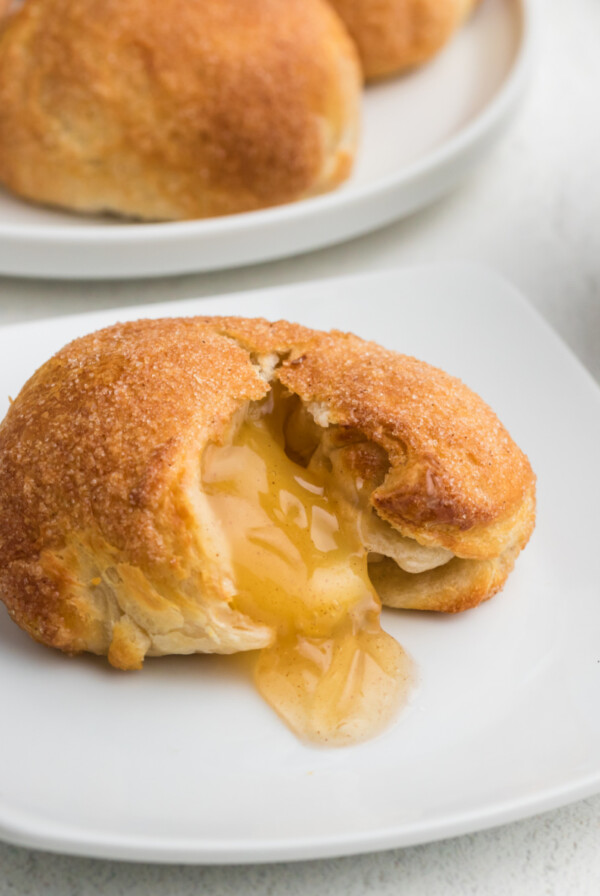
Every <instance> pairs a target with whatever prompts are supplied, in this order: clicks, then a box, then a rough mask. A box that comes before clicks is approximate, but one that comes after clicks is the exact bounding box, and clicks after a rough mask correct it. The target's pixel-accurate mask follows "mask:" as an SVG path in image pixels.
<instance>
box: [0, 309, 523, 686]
mask: <svg viewBox="0 0 600 896" xmlns="http://www.w3.org/2000/svg"><path fill="white" fill-rule="evenodd" d="M268 376H271V377H273V378H275V379H276V380H279V382H280V383H281V384H282V385H283V386H284V387H285V388H286V389H287V390H289V391H290V392H292V393H295V394H296V395H298V396H299V398H300V399H301V400H302V402H303V403H304V404H305V406H306V407H307V408H308V410H309V412H310V413H311V414H312V416H313V417H314V418H315V420H316V422H317V423H318V424H319V427H321V428H323V427H328V428H329V431H332V432H337V433H338V438H337V441H338V442H339V443H340V444H342V443H344V442H348V443H349V444H350V446H351V447H352V450H351V451H350V452H349V455H348V456H349V457H350V461H349V464H350V469H351V470H352V471H353V475H356V476H361V477H362V476H364V478H365V480H369V481H371V480H372V481H373V484H374V490H373V492H372V494H371V499H370V500H371V504H372V506H373V507H374V508H375V510H376V511H377V514H378V515H379V517H380V518H382V519H384V520H387V521H388V523H389V524H390V525H391V527H392V528H393V529H394V530H396V531H397V532H398V533H400V534H402V535H403V536H409V537H410V538H413V539H415V540H416V541H417V542H419V543H420V544H422V545H426V546H432V547H436V548H444V549H449V550H450V551H452V552H453V553H454V554H455V555H456V556H457V557H458V558H463V559H462V560H458V559H457V560H451V561H450V563H447V564H446V565H445V566H441V567H440V568H439V569H436V570H433V571H431V572H429V573H420V574H418V575H414V576H412V579H411V578H410V576H409V579H408V580H406V581H407V582H408V581H410V588H409V587H408V585H407V584H403V581H404V579H405V577H406V576H407V575H408V574H406V573H403V574H401V575H400V574H399V575H397V576H396V575H395V574H394V575H392V574H390V575H388V576H387V577H386V582H385V587H383V586H382V597H383V599H384V601H385V602H387V603H390V604H391V605H393V606H405V605H406V606H410V607H411V608H414V607H421V608H424V609H426V608H432V609H444V610H458V609H463V608H465V607H467V606H471V605H473V604H474V603H477V602H479V601H480V600H483V599H485V598H486V597H489V596H490V595H491V594H492V593H493V592H494V591H495V590H497V589H498V588H499V587H500V585H501V584H502V583H503V581H504V579H505V578H506V575H508V572H509V571H510V568H512V563H513V562H514V558H515V557H516V555H517V554H518V552H519V550H520V549H521V548H522V547H523V546H524V545H525V543H526V542H527V539H528V537H529V535H530V533H531V530H532V528H533V525H534V517H535V491H534V490H535V479H534V476H533V473H532V471H531V468H530V465H529V462H528V460H527V458H526V457H525V455H524V454H523V453H522V452H521V451H520V449H519V448H518V447H517V446H516V445H515V443H514V442H513V441H512V439H511V438H510V436H509V435H508V433H507V432H506V430H505V429H504V428H503V426H502V425H501V423H500V422H499V421H498V419H497V417H496V416H495V414H494V413H493V412H492V411H491V410H490V409H489V408H488V407H487V405H485V403H484V402H483V401H482V400H481V399H480V398H478V397H477V396H476V395H475V394H474V393H472V392H471V391H470V390H469V389H468V388H467V387H466V386H465V385H464V384H462V383H461V382H460V381H458V380H457V379H455V378H453V377H451V376H449V375H448V374H445V373H443V372H442V371H440V370H437V369H435V368H433V367H431V366H429V365H427V364H425V363H423V362H420V361H416V360H415V359H414V358H408V357H405V356H403V355H399V354H397V353H394V352H391V351H388V350H386V349H384V348H381V347H380V346H377V345H375V344H374V343H370V342H365V341H363V340H361V339H359V338H358V337H356V336H353V335H351V334H344V333H339V332H336V331H334V332H331V333H321V332H317V331H314V330H310V329H307V328H305V327H301V326H299V325H296V324H290V323H287V322H284V321H280V322H278V323H274V324H270V323H268V322H267V321H264V320H248V319H242V318H218V317H215V318H201V317H198V318H183V319H165V320H158V321H151V320H147V321H138V322H135V323H128V324H119V325H117V326H115V327H111V328H109V329H106V330H102V331H100V332H98V333H94V334H91V335H89V336H85V337H83V338H81V339H78V340H76V341H75V342H73V343H71V344H70V345H68V346H66V347H65V348H64V349H62V350H61V351H60V352H58V353H57V354H56V355H55V356H54V357H53V358H52V359H50V360H49V361H48V362H47V363H46V364H45V365H43V366H42V367H41V368H40V369H39V370H38V371H37V372H36V373H35V374H34V375H33V377H32V378H31V379H30V380H29V382H28V383H27V384H26V385H25V386H24V388H23V390H22V391H21V393H20V394H19V396H18V397H17V399H16V400H15V401H14V402H13V404H12V405H11V407H10V409H9V412H8V414H7V416H6V418H5V420H4V422H3V423H2V425H1V426H0V596H1V597H2V599H3V600H4V602H5V603H6V605H7V607H8V609H9V612H10V614H11V616H12V617H13V618H14V619H15V621H16V622H17V623H18V624H19V625H21V626H22V627H23V628H25V629H26V630H27V631H28V632H29V633H30V634H31V635H32V636H33V637H35V638H36V639H37V640H39V641H42V642H44V643H46V644H49V645H51V646H55V647H59V648H61V649H63V650H66V651H69V652H77V651H81V650H90V651H92V652H96V653H108V654H109V658H110V661H111V662H112V663H113V665H116V666H119V667H122V668H137V667H139V666H140V665H141V663H142V661H143V657H144V656H145V655H156V654H161V653H191V652H211V651H214V652H233V651H236V650H243V649H252V648H255V647H262V646H264V645H265V644H268V643H269V642H270V640H271V638H272V632H271V631H269V630H268V629H265V628H264V627H263V626H259V625H256V624H255V623H254V622H253V621H252V620H250V619H248V618H246V617H244V616H242V615H241V614H240V613H238V612H237V611H236V610H235V609H234V608H232V606H231V594H230V593H228V591H227V587H226V583H224V582H223V580H222V575H221V571H220V563H219V551H218V546H215V543H213V542H214V539H212V535H211V531H210V520H209V518H208V517H207V515H206V509H205V507H204V506H203V502H202V483H201V479H200V459H201V455H202V452H203V449H204V448H205V447H206V446H207V445H208V444H209V443H211V442H220V441H223V440H226V439H227V438H228V436H229V434H230V433H231V431H232V425H233V424H234V421H235V420H236V419H239V415H240V414H243V413H244V409H245V408H246V407H247V405H248V403H249V402H253V401H258V400H260V399H261V398H262V397H264V396H265V395H266V394H267V393H268V392H269V389H270V386H269V384H268V383H267V381H266V379H267V377H268ZM362 443H364V446H363V447H361V444H362ZM368 445H371V446H372V448H371V449H369V448H368ZM373 446H377V447H373ZM386 458H387V459H386ZM509 560H510V562H509ZM385 563H386V564H387V563H388V561H385ZM486 564H487V566H486ZM492 567H493V569H494V570H495V572H494V573H493V575H492V574H488V573H489V569H492ZM383 570H384V566H381V571H383ZM485 570H488V573H486V572H485ZM486 575H487V578H486ZM422 576H425V577H427V576H428V577H429V578H430V579H431V582H432V585H431V588H430V589H429V591H430V592H431V594H433V592H434V591H435V593H437V594H438V595H439V594H442V595H445V596H444V597H443V598H440V599H439V600H438V601H437V604H436V600H434V599H433V598H431V594H430V595H429V597H428V595H427V591H428V589H427V587H426V582H427V579H424V578H422ZM444 576H446V579H445V580H444ZM390 582H392V585H390ZM434 585H435V588H434V587H433V586H434ZM444 589H445V590H444ZM403 593H404V602H403ZM415 594H416V595H417V596H416V597H415ZM448 595H451V599H450V598H449V597H448Z"/></svg>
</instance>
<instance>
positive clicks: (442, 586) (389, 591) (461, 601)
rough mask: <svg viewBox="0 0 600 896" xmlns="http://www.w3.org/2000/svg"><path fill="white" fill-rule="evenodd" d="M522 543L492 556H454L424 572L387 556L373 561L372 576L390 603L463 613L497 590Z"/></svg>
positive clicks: (410, 607) (377, 589)
mask: <svg viewBox="0 0 600 896" xmlns="http://www.w3.org/2000/svg"><path fill="white" fill-rule="evenodd" d="M519 551H520V547H519V546H514V547H510V548H508V549H507V550H505V551H504V552H503V553H502V554H500V556H499V557H494V558H492V559H489V560H464V559H462V558H460V557H454V559H452V560H450V562H449V563H446V564H445V565H444V566H438V567H437V568H436V569H430V570H427V571H426V572H421V573H417V574H414V573H409V572H404V570H402V569H400V567H399V566H398V565H397V564H396V563H394V561H393V560H390V559H389V558H388V557H384V558H383V559H382V560H380V561H377V562H374V563H370V564H369V577H370V579H371V581H372V583H373V585H374V587H375V590H376V591H377V594H378V595H379V598H380V600H381V602H382V603H383V604H384V606H386V607H395V608H397V609H402V610H434V611H437V612H440V613H460V612H462V611H463V610H469V609H471V608H472V607H476V606H477V605H478V604H480V603H482V601H485V600H489V598H490V597H493V596H494V594H496V593H497V592H498V591H500V589H501V588H502V586H503V585H504V583H505V582H506V579H507V578H508V576H509V575H510V573H511V571H512V568H513V566H514V564H515V559H516V557H517V555H518V554H519Z"/></svg>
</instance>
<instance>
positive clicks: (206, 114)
mask: <svg viewBox="0 0 600 896" xmlns="http://www.w3.org/2000/svg"><path fill="white" fill-rule="evenodd" d="M361 87H362V75H361V71H360V65H359V61H358V58H357V54H356V50H355V47H354V45H353V43H352V41H351V40H350V39H349V37H348V35H347V32H346V30H345V28H344V27H343V25H342V23H341V22H340V20H339V17H338V16H337V15H336V14H335V13H334V12H333V11H332V9H331V7H330V6H329V4H327V3H326V2H325V0H244V2H243V3H241V2H239V0H202V2H189V0H93V2H90V0H27V2H26V3H25V4H24V5H23V6H22V7H21V8H20V9H19V10H18V11H17V12H16V13H14V14H13V15H12V16H10V17H9V18H8V19H7V20H6V21H5V22H4V23H3V26H2V30H1V31H0V183H3V184H4V185H5V186H6V187H8V188H9V189H11V190H13V191H14V192H15V193H17V194H18V195H20V196H22V197H24V198H26V199H29V200H34V201H38V202H42V203H46V204H50V205H57V206H62V207H65V208H69V209H74V210H77V211H82V212H112V213H117V214H121V215H125V216H130V217H133V218H139V219H150V220H176V219H185V218H202V217H209V216H214V215H226V214H233V213H236V212H243V211H251V210H253V209H259V208H265V207H267V206H272V205H278V204H280V203H285V202H291V201H293V200H296V199H301V198H304V197H307V196H311V195H314V194H317V193H321V192H325V191H327V190H330V189H332V188H333V187H335V186H337V185H338V184H339V183H340V182H341V181H343V180H344V179H345V178H346V177H347V176H348V174H349V173H350V170H351V167H352V163H353V158H354V152H355V146H356V142H357V136H358V126H359V108H360V101H361Z"/></svg>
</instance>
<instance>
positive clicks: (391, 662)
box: [202, 392, 451, 744]
mask: <svg viewBox="0 0 600 896" xmlns="http://www.w3.org/2000/svg"><path fill="white" fill-rule="evenodd" d="M321 435H322V431H321ZM317 439H318V436H317V435H316V434H315V432H314V431H313V430H312V429H311V427H310V425H309V424H308V423H307V422H306V420H305V416H304V414H303V412H302V411H301V409H300V408H299V407H298V405H297V404H296V405H295V404H294V399H287V400H286V399H283V398H282V397H281V396H278V395H277V394H276V393H274V392H272V393H271V395H270V396H269V397H268V398H267V399H266V400H265V401H263V402H261V403H259V404H257V405H254V406H252V407H251V408H250V410H249V412H248V413H247V414H246V416H245V418H244V419H243V421H242V422H241V424H240V425H239V427H238V428H237V431H236V433H235V435H234V437H233V438H232V440H231V441H230V442H229V443H228V444H225V445H210V446H209V447H208V448H207V449H206V451H205V453H204V456H203V465H202V480H203V490H204V492H205V495H206V499H207V501H208V503H209V506H210V510H211V514H212V516H213V517H214V520H215V521H216V524H217V526H218V527H219V528H220V532H221V535H222V538H221V540H220V543H221V545H222V553H223V556H221V557H219V561H220V565H221V568H222V569H223V570H224V573H223V575H224V579H225V580H226V590H227V591H228V592H229V593H231V594H232V598H231V602H232V605H233V606H234V607H235V608H236V609H238V610H240V611H241V612H243V613H244V614H245V615H247V616H248V617H249V618H250V619H252V620H254V621H255V622H257V623H260V624H262V625H266V626H269V627H270V628H271V629H272V631H273V632H274V637H273V643H272V644H271V646H269V647H267V648H264V649H263V650H262V651H261V652H260V655H259V658H258V661H257V664H256V672H255V676H256V683H257V687H258V689H259V691H260V693H261V694H262V695H263V696H264V698H265V699H266V700H267V701H268V702H269V703H270V705H271V706H272V707H273V708H274V709H275V710H276V711H277V712H278V713H279V715H280V716H281V717H282V718H283V719H284V720H285V721H286V722H287V723H288V725H289V726H290V727H291V728H292V730H294V731H295V732H296V733H297V734H299V735H300V736H302V737H304V738H306V739H308V740H311V741H313V742H317V743H330V744H341V743H353V742H357V741H360V740H364V739H365V738H367V737H371V736H373V735H374V734H376V733H377V732H378V731H380V730H381V729H382V728H383V727H385V725H386V724H387V723H388V722H389V721H390V720H391V718H392V717H393V716H394V714H395V713H396V711H397V709H398V707H399V705H400V704H401V703H402V701H403V699H404V698H405V697H406V695H407V692H408V689H409V686H410V681H411V677H412V668H411V667H412V664H411V661H410V659H409V658H408V656H407V654H406V653H405V652H404V651H403V649H402V648H401V647H400V645H399V644H398V643H397V642H396V641H395V640H394V639H393V638H392V637H391V636H390V635H388V634H386V632H384V631H383V630H382V628H381V625H380V611H381V604H380V601H379V599H378V597H377V594H376V593H375V590H374V588H373V586H372V585H371V582H370V580H369V575H368V560H369V556H371V559H373V554H372V550H373V549H374V548H373V545H375V546H376V548H375V549H377V550H379V551H381V552H382V553H387V554H388V555H389V554H390V553H391V554H392V556H394V551H395V553H396V554H397V555H398V556H396V557H395V559H396V561H397V562H399V563H400V565H402V562H401V561H402V559H404V561H405V564H404V565H405V566H408V567H411V570H412V571H415V572H418V571H422V570H423V569H427V568H431V567H432V566H437V565H439V564H440V563H442V562H445V561H446V560H447V559H449V558H450V557H451V554H449V552H447V551H442V552H440V551H437V550H436V549H430V548H422V547H421V546H419V545H417V544H416V542H414V541H412V539H403V538H402V537H401V536H399V535H397V534H396V533H394V531H393V530H392V529H391V527H390V526H388V524H387V523H384V522H383V521H381V520H379V519H378V518H376V516H375V514H374V513H373V512H372V510H371V509H370V507H369V506H368V485H369V484H368V482H367V481H366V480H364V479H363V480H361V479H360V478H359V479H353V478H352V477H351V476H349V474H348V469H347V465H345V464H344V462H343V461H344V458H345V455H344V453H343V452H344V450H346V449H347V448H348V446H342V447H341V448H340V447H338V448H334V447H332V444H331V440H330V442H329V443H328V442H327V440H326V439H321V441H317ZM340 451H341V452H342V454H341V455H340V454H339V452H340ZM336 452H337V454H336ZM346 460H347V458H346ZM382 533H383V534H382ZM384 536H385V537H384ZM386 539H387V541H389V545H388V547H386V543H387V542H386ZM370 552H371V554H370Z"/></svg>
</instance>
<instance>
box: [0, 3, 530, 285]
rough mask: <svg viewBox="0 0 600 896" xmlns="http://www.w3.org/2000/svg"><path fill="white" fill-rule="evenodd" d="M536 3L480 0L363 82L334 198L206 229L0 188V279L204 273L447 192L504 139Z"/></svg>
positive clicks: (335, 237)
mask: <svg viewBox="0 0 600 896" xmlns="http://www.w3.org/2000/svg"><path fill="white" fill-rule="evenodd" d="M531 3H532V0H483V3H482V5H481V6H480V8H479V9H478V10H477V11H476V13H475V14H474V16H473V17H472V19H471V20H470V21H469V22H468V23H467V24H466V25H465V26H464V27H463V28H462V29H461V30H460V31H459V32H458V34H457V35H456V37H455V38H454V40H453V41H452V42H451V43H450V45H449V46H448V47H447V48H446V49H445V50H444V51H443V52H442V53H441V54H440V55H439V56H438V57H437V58H436V59H435V60H433V62H431V63H430V64H429V65H427V66H424V67H423V68H421V69H419V70H418V71H415V72H413V73H411V74H409V75H407V76H405V77H402V78H397V79H394V80H390V81H388V82H386V83H384V84H379V85H376V86H371V87H369V88H368V89H367V90H366V94H365V103H364V128H363V140H362V145H361V148H360V154H359V157H358V161H357V165H356V168H355V171H354V174H353V176H352V178H351V179H350V180H349V181H348V182H347V183H346V184H345V185H344V186H342V187H341V188H340V189H338V190H337V191H335V192H333V193H330V194H327V195H325V196H321V197H317V198H315V199H307V200H304V201H303V202H297V203H293V204H290V205H285V206H279V207H278V208H273V209H268V210H266V211H260V212H250V213H246V214H242V215H231V216H228V217H224V218H219V219H210V220H204V221H185V222H177V223H167V224H139V223H127V222H123V221H119V220H118V219H114V218H109V217H106V218H100V217H89V218H86V217H84V216H76V215H72V214H68V213H64V212H58V211H53V210H50V209H46V208H41V207H36V206H34V205H29V204H27V203H25V202H22V201H20V200H19V199H16V198H14V197H12V196H10V195H9V194H8V193H6V192H4V191H2V190H1V189H0V273H4V274H12V275H16V276H27V277H65V278H66V277H68V278H102V279H104V278H106V279H108V278H121V277H151V276H159V275H167V274H181V273H186V272H190V271H208V270H213V269H217V268H229V267H236V266H239V265H243V264H251V263H254V262H259V261H267V260H269V259H273V258H280V257H283V256H286V255H294V254H298V253H301V252H306V251H308V250H310V249H315V248H317V247H321V246H326V245H330V244H333V243H338V242H342V241H343V240H345V239H349V238H350V237H354V236H357V235H359V234H361V233H366V232H367V231H369V230H373V229H375V228H376V227H380V226H382V225H383V224H386V223H388V222H390V221H392V220H394V219H396V218H400V217H402V216H403V215H408V214H410V213H411V212H413V211H415V210H416V209H417V208H419V207H421V206H424V205H426V204H427V203H429V202H431V201H433V200H434V199H436V198H438V197H439V196H441V195H442V194H443V193H444V192H446V191H447V190H449V189H450V188H451V187H453V186H454V185H455V184H456V182H457V181H458V180H459V179H460V178H461V177H463V176H464V175H465V174H466V173H467V172H468V171H469V170H470V169H471V168H472V167H473V165H474V164H476V163H477V162H478V161H479V159H480V158H481V157H482V156H483V155H484V154H485V153H486V151H487V150H488V149H489V147H490V146H491V145H492V144H493V142H494V141H495V140H496V138H497V137H498V135H499V134H500V132H501V130H502V127H503V125H504V124H505V123H506V121H507V120H508V118H509V115H510V113H511V112H512V110H513V109H514V107H515V104H516V100H517V99H518V97H519V95H520V93H521V89H522V87H523V85H524V83H525V80H526V72H527V69H528V61H529V55H530V54H529V48H530V44H531V40H530V36H531V13H530V4H531Z"/></svg>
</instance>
